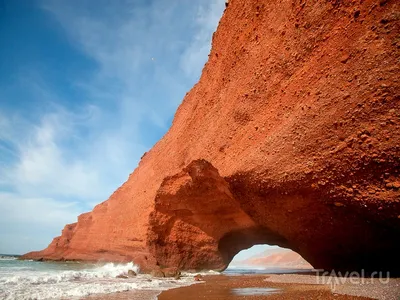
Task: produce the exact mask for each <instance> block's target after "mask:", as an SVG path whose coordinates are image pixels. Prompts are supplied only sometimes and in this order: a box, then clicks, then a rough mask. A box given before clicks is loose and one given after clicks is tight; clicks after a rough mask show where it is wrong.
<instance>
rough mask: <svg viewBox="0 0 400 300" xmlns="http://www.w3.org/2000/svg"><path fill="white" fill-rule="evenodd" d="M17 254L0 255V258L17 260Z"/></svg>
mask: <svg viewBox="0 0 400 300" xmlns="http://www.w3.org/2000/svg"><path fill="white" fill-rule="evenodd" d="M17 259H18V257H17V256H12V255H0V260H17Z"/></svg>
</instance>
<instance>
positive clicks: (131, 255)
mask: <svg viewBox="0 0 400 300" xmlns="http://www.w3.org/2000/svg"><path fill="white" fill-rule="evenodd" d="M399 6H400V3H399V2H398V1H394V0H392V1H372V0H366V1H344V0H343V1H339V0H332V1H298V0H281V1H266V0H264V1H256V0H254V1H245V0H231V1H229V6H228V8H227V9H226V11H225V13H224V15H223V17H222V19H221V21H220V24H219V27H218V30H217V32H216V33H215V34H214V36H213V45H212V51H211V53H210V58H209V61H208V62H207V64H206V66H205V67H204V70H203V73H202V76H201V79H200V81H199V83H198V84H196V85H195V86H194V87H193V89H192V90H191V91H190V92H189V93H188V94H187V96H186V97H185V99H184V100H183V102H182V104H181V106H180V107H179V109H178V111H177V112H176V115H175V119H174V121H173V125H172V127H171V129H170V130H169V131H168V133H167V134H166V135H165V136H164V137H163V138H162V139H161V140H160V141H159V142H158V143H157V144H156V145H155V146H154V148H153V149H152V150H151V151H149V152H148V153H147V154H146V155H145V156H144V157H143V159H142V160H141V162H140V164H139V166H138V168H137V169H136V170H135V171H134V172H133V173H132V174H131V175H130V176H129V179H128V180H127V182H125V183H124V184H123V185H122V186H121V187H120V188H119V189H118V190H117V191H116V192H115V193H114V194H113V195H112V196H111V197H110V199H108V200H107V201H105V202H103V203H101V204H99V205H97V206H96V207H95V208H94V210H93V211H92V212H90V213H87V214H83V215H81V216H80V217H79V218H78V222H77V223H76V224H72V225H67V226H66V227H65V229H64V230H63V232H62V235H61V237H58V238H55V239H54V240H53V242H52V243H51V244H50V245H49V247H48V248H47V249H45V250H43V251H40V252H33V253H29V254H27V255H26V256H25V257H26V258H35V259H41V258H43V259H50V260H60V259H68V260H69V259H73V260H108V261H129V260H134V261H135V262H136V263H138V264H140V265H141V266H142V268H143V269H145V270H146V269H151V268H154V267H156V266H161V267H166V266H177V267H180V268H182V269H203V268H206V269H208V268H211V269H223V268H225V267H226V266H227V265H228V264H229V262H230V261H231V259H232V258H233V256H234V255H235V254H236V253H237V252H238V251H240V250H242V249H244V248H247V247H250V246H252V245H254V244H263V243H267V244H277V245H280V246H284V247H288V248H291V249H293V250H294V251H296V252H298V253H299V254H300V255H301V256H302V257H304V258H305V259H307V260H308V261H309V262H310V263H311V264H312V265H313V266H314V267H316V268H335V269H360V268H364V269H367V270H381V269H386V270H391V271H398V270H400V262H399V259H398V254H399V253H400V243H399V242H398V237H399V234H400V203H399V201H400V191H399V188H400V178H399V169H400V168H399V165H400V160H399V158H400V135H399V129H400V126H399V120H400V118H399V117H400V107H399V99H400V88H399V86H400V85H399V74H400V70H399V58H400V39H399V34H400V29H399V19H400V10H399Z"/></svg>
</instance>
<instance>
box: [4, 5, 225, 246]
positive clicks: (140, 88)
mask: <svg viewBox="0 0 400 300" xmlns="http://www.w3.org/2000/svg"><path fill="white" fill-rule="evenodd" d="M223 9H224V1H223V0H191V1H186V0H174V1H164V0H152V1H149V0H125V1H124V0H121V1H110V0H108V1H105V0H104V1H103V0H97V1H92V0H90V1H78V0H68V1H67V0H64V1H57V0H48V1H26V0H4V1H1V2H0V40H1V43H2V47H0V253H15V254H18V253H24V252H27V251H31V250H38V249H42V248H44V247H46V246H47V244H48V243H49V242H50V241H51V239H52V238H53V237H54V236H57V235H59V234H60V231H61V229H62V227H63V226H64V225H65V224H66V223H72V222H75V221H76V217H77V215H79V214H80V213H82V212H86V211H89V210H91V209H92V208H93V206H94V205H96V204H97V203H100V202H101V201H103V200H105V199H107V198H108V196H109V195H110V194H111V193H112V192H113V191H114V190H115V189H116V188H117V187H118V186H120V185H121V184H122V183H123V182H124V181H125V180H126V179H127V177H128V175H129V174H130V173H131V172H132V171H133V170H134V168H135V167H136V165H137V163H138V161H139V159H140V157H141V155H142V154H143V153H144V152H145V151H147V150H148V149H149V148H151V147H152V146H153V145H154V143H155V142H156V141H157V140H158V139H160V138H161V137H162V136H163V134H164V133H165V132H166V131H167V129H168V127H169V126H170V123H171V121H172V118H173V114H174V112H175V110H176V108H177V106H178V105H179V103H180V102H181V101H182V99H183V96H184V95H185V93H186V92H187V91H188V90H189V89H190V88H191V87H192V86H193V84H194V83H195V82H196V81H197V80H198V78H199V76H200V73H201V70H202V68H203V65H204V63H205V62H206V60H207V57H208V53H209V50H210V40H211V36H212V33H213V32H214V31H215V29H216V27H217V24H218V21H219V19H220V17H221V15H222V12H223Z"/></svg>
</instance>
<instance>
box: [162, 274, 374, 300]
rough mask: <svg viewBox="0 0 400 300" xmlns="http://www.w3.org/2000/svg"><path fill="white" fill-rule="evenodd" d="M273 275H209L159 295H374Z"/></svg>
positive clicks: (217, 298) (219, 299)
mask: <svg viewBox="0 0 400 300" xmlns="http://www.w3.org/2000/svg"><path fill="white" fill-rule="evenodd" d="M269 276H270V275H244V276H224V275H219V276H218V275H217V276H207V277H205V278H204V279H205V282H204V283H201V284H196V285H191V286H187V287H183V288H178V289H172V290H168V291H165V292H162V293H161V294H160V296H159V297H158V299H159V300H180V299H181V300H183V299H191V300H192V299H193V300H196V299H203V300H204V299H210V300H225V299H238V300H239V299H240V300H243V299H248V300H258V299H271V300H274V299H321V300H322V299H359V300H361V299H370V298H367V297H357V296H349V295H338V294H334V293H332V292H331V291H330V289H329V287H328V286H326V285H316V284H291V283H276V282H267V281H265V280H266V279H268V277H269ZM298 276H301V275H298ZM266 288H270V289H271V290H267V289H266Z"/></svg>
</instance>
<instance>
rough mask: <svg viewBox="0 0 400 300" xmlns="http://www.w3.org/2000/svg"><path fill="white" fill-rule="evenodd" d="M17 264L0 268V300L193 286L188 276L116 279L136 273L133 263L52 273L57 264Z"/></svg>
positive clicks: (136, 269) (79, 297) (144, 276)
mask: <svg viewBox="0 0 400 300" xmlns="http://www.w3.org/2000/svg"><path fill="white" fill-rule="evenodd" d="M18 263H19V262H18ZM18 263H16V264H15V266H11V267H8V268H0V299H7V300H14V299H22V300H25V299H26V300H27V299H38V300H44V299H60V298H65V299H81V298H82V297H84V296H89V295H92V294H108V293H116V292H123V291H132V290H155V291H162V290H166V289H170V288H174V287H179V286H185V285H189V284H192V283H193V278H192V277H191V276H190V277H189V276H187V277H185V276H184V277H183V278H182V279H180V280H174V279H169V278H163V279H159V278H152V277H151V276H149V275H145V274H139V275H138V276H135V277H133V278H128V279H118V278H116V276H118V275H120V274H126V273H127V272H128V270H133V271H135V272H137V273H138V272H139V268H138V267H137V266H136V265H134V264H133V263H128V264H113V263H108V264H105V265H102V266H98V267H91V268H86V269H81V270H55V269H54V268H55V267H56V266H57V265H56V264H48V265H46V263H38V262H35V263H33V262H31V263H30V264H31V265H30V266H27V265H26V264H27V263H25V265H21V264H23V263H24V262H21V263H19V264H20V265H19V264H18ZM35 264H36V265H35ZM47 266H48V267H47Z"/></svg>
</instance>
